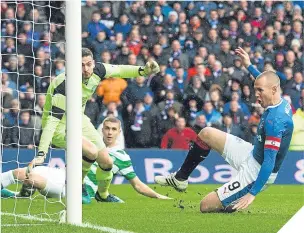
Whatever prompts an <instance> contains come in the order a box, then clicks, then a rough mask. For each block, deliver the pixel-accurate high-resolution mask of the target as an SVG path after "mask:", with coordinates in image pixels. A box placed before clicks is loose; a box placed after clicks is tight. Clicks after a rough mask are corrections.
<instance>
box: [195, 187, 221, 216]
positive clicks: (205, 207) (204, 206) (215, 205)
mask: <svg viewBox="0 0 304 233" xmlns="http://www.w3.org/2000/svg"><path fill="white" fill-rule="evenodd" d="M222 210H223V206H222V203H221V201H220V199H219V198H218V196H217V194H216V192H211V193H209V194H208V195H207V196H206V197H204V199H203V200H202V201H201V203H200V211H201V212H202V213H210V212H220V211H222Z"/></svg>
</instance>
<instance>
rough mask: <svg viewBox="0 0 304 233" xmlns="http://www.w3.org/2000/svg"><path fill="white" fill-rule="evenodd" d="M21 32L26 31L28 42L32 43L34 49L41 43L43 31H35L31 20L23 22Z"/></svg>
mask: <svg viewBox="0 0 304 233" xmlns="http://www.w3.org/2000/svg"><path fill="white" fill-rule="evenodd" d="M35 26H36V25H35ZM21 32H23V33H25V35H26V38H27V44H32V45H33V47H34V49H37V48H38V47H39V45H40V43H39V41H40V35H41V33H42V31H38V30H36V31H33V25H32V22H30V21H25V22H24V23H23V28H22V30H21Z"/></svg>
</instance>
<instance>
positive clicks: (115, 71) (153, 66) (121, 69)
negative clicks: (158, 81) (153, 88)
mask: <svg viewBox="0 0 304 233" xmlns="http://www.w3.org/2000/svg"><path fill="white" fill-rule="evenodd" d="M102 64H103V65H104V67H105V77H106V78H108V77H120V78H135V77H138V76H150V75H152V74H157V73H158V72H159V71H160V68H159V65H158V64H157V62H156V61H148V62H147V63H146V65H145V66H132V65H112V64H105V63H102Z"/></svg>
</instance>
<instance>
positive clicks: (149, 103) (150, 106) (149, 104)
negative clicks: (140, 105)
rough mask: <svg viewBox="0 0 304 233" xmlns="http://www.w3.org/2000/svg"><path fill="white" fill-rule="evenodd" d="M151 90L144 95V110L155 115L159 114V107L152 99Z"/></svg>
mask: <svg viewBox="0 0 304 233" xmlns="http://www.w3.org/2000/svg"><path fill="white" fill-rule="evenodd" d="M153 97H154V94H153V92H147V93H146V94H145V97H144V107H145V111H147V112H150V113H151V116H152V117H156V115H157V114H159V109H158V107H157V106H156V104H155V103H154V101H153Z"/></svg>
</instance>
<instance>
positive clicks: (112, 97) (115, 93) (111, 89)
mask: <svg viewBox="0 0 304 233" xmlns="http://www.w3.org/2000/svg"><path fill="white" fill-rule="evenodd" d="M126 88H127V82H126V81H125V80H124V79H121V78H112V77H110V78H107V79H105V80H103V81H102V82H101V83H100V84H99V86H98V87H97V90H96V93H97V95H99V96H101V97H103V100H102V103H103V104H104V105H107V104H108V103H110V102H114V103H116V104H117V105H120V104H121V100H120V96H121V94H122V93H123V91H124V90H125V89H126Z"/></svg>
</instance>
